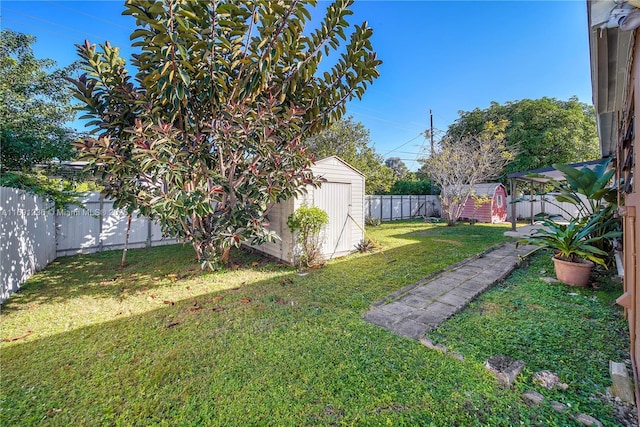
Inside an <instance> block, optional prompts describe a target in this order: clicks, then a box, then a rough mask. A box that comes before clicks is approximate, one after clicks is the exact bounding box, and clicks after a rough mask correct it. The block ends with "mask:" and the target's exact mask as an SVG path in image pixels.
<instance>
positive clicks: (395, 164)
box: [384, 157, 409, 179]
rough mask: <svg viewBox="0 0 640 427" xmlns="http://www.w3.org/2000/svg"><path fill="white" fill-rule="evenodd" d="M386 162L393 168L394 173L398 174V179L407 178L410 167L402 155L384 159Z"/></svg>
mask: <svg viewBox="0 0 640 427" xmlns="http://www.w3.org/2000/svg"><path fill="white" fill-rule="evenodd" d="M384 164H385V165H386V166H387V167H389V168H391V170H393V173H395V174H396V177H397V178H398V179H404V178H406V177H407V174H408V173H409V168H408V167H407V165H405V163H404V162H403V161H402V159H401V158H400V157H389V158H388V159H387V160H385V161H384Z"/></svg>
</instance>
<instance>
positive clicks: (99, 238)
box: [98, 194, 104, 252]
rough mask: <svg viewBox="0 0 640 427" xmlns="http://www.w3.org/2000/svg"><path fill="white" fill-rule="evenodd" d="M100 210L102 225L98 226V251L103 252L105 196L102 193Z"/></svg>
mask: <svg viewBox="0 0 640 427" xmlns="http://www.w3.org/2000/svg"><path fill="white" fill-rule="evenodd" d="M98 207H99V212H100V216H99V217H100V225H99V226H98V252H102V221H103V220H104V196H103V195H102V194H101V195H100V204H99V205H98Z"/></svg>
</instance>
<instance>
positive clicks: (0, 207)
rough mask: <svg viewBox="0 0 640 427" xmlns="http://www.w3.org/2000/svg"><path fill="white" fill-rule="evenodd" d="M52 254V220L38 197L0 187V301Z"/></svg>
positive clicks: (43, 264) (41, 265) (53, 252)
mask: <svg viewBox="0 0 640 427" xmlns="http://www.w3.org/2000/svg"><path fill="white" fill-rule="evenodd" d="M55 257H56V222H55V217H54V215H51V205H50V204H47V203H46V202H44V201H43V200H42V199H41V198H40V197H36V196H32V195H28V194H26V193H25V192H24V191H20V190H15V189H13V188H3V187H0V286H1V287H0V302H2V301H4V300H5V299H7V298H8V297H9V295H11V294H12V293H13V292H15V291H16V290H18V288H19V287H20V285H21V284H22V283H23V282H24V281H25V280H27V279H28V278H29V277H30V276H31V275H32V274H33V273H34V272H35V271H37V270H40V269H42V268H44V267H46V266H47V264H49V263H50V262H51V261H53V260H54V259H55Z"/></svg>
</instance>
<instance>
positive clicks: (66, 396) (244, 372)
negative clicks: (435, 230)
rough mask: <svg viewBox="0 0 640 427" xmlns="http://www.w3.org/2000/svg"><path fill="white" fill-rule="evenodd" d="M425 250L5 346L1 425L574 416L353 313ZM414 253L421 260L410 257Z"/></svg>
mask: <svg viewBox="0 0 640 427" xmlns="http://www.w3.org/2000/svg"><path fill="white" fill-rule="evenodd" d="M427 246H428V245H424V244H421V242H415V243H411V244H407V245H404V246H401V247H398V248H394V249H392V250H390V251H388V253H387V255H388V256H389V257H392V258H394V259H397V260H399V261H398V262H394V263H385V262H381V259H382V258H381V255H380V254H369V255H366V254H358V255H353V256H351V257H348V258H345V259H342V260H338V261H336V262H331V263H329V264H328V265H327V266H326V268H324V269H321V270H316V271H313V272H311V273H310V274H309V275H308V276H304V277H301V276H298V275H297V274H295V272H294V271H291V270H289V271H287V272H285V273H284V274H283V275H278V276H275V277H273V278H269V279H265V280H259V281H256V282H253V283H247V284H245V285H243V286H241V287H240V288H239V289H235V290H223V291H218V292H211V293H208V294H204V295H200V296H198V298H197V301H194V299H192V298H189V299H185V300H183V301H176V302H175V304H174V305H171V306H166V307H162V308H156V309H153V310H150V311H147V312H146V313H143V314H140V315H134V316H129V317H126V318H120V319H114V320H112V321H108V322H104V323H102V324H96V325H92V326H87V327H82V328H79V329H76V330H73V331H68V332H62V333H59V334H57V335H54V336H50V337H46V338H41V339H35V340H32V341H30V342H16V343H13V344H11V345H8V346H5V348H3V351H2V353H1V354H0V364H1V365H2V366H3V387H2V390H1V391H0V396H1V398H0V406H1V407H2V411H0V421H2V420H4V422H5V423H6V425H10V424H12V423H17V422H19V423H20V424H23V425H30V424H38V423H44V424H51V425H69V424H73V423H75V424H80V425H92V424H122V425H127V424H146V425H149V424H154V423H169V424H199V425H247V424H253V425H259V424H265V423H266V424H269V423H275V424H281V425H324V424H340V423H341V422H346V423H355V422H356V421H357V422H363V423H364V424H380V423H383V422H391V423H393V424H395V425H400V424H407V423H408V424H410V425H411V424H413V425H416V424H427V425H428V424H434V425H496V426H499V425H503V426H509V425H515V424H519V421H520V420H528V421H532V422H533V424H537V425H542V424H544V422H545V421H548V420H556V422H557V423H556V424H547V425H568V424H566V422H567V421H568V416H565V415H561V414H555V413H553V412H552V411H551V410H550V409H548V408H535V409H529V408H528V407H527V406H526V405H524V403H522V401H521V399H520V397H519V395H517V394H515V393H513V392H512V391H510V390H503V389H501V388H499V387H498V386H497V383H496V382H495V380H494V379H493V378H492V377H491V376H490V375H489V374H488V373H486V372H485V371H484V369H483V368H482V367H481V366H479V365H477V364H474V363H466V362H460V361H458V360H457V359H453V358H451V357H449V356H446V355H443V354H441V353H439V352H431V351H427V350H426V349H424V348H423V347H422V346H420V345H419V344H418V343H416V342H415V341H412V340H407V339H404V338H402V337H398V336H395V335H393V334H391V333H388V332H387V331H385V330H384V329H382V328H378V327H376V326H373V325H369V324H367V323H366V322H364V321H363V320H362V319H361V318H360V315H361V314H362V312H363V310H365V309H366V307H368V305H369V304H370V303H371V302H373V301H375V300H377V299H379V298H380V297H382V296H384V295H386V294H388V293H389V292H392V291H394V290H397V289H399V288H401V287H403V286H405V285H407V284H409V283H412V282H413V281H415V280H418V279H419V278H420V277H422V276H423V275H424V274H425V273H427V274H428V273H430V272H433V271H435V269H437V267H435V266H434V264H433V263H424V260H425V257H426V256H428V255H429V254H432V255H433V254H439V253H440V252H441V251H439V250H438V248H432V249H431V250H432V251H433V252H428V251H426V249H427ZM468 250H471V248H468ZM416 253H417V254H416ZM413 256H415V257H416V259H419V258H420V257H422V259H423V264H427V265H426V266H422V267H420V268H418V267H415V266H412V265H411V264H412V258H411V257H413ZM458 256H459V257H464V254H462V253H460V254H458ZM460 259H462V258H460ZM460 259H456V261H459V260H460ZM451 261H453V259H452V260H451ZM69 266H70V268H75V264H74V263H70V264H69ZM65 267H66V265H65ZM82 271H84V272H85V273H87V274H88V275H89V277H91V274H90V273H89V272H88V270H82ZM61 274H62V273H61ZM98 274H100V273H98ZM100 277H101V276H100ZM214 277H215V275H210V276H208V277H207V279H214ZM282 278H288V279H290V281H281V279H282ZM194 302H195V303H197V304H194ZM9 315H10V314H9ZM460 390H464V393H461V392H460Z"/></svg>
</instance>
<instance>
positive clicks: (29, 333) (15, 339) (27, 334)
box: [2, 330, 33, 342]
mask: <svg viewBox="0 0 640 427" xmlns="http://www.w3.org/2000/svg"><path fill="white" fill-rule="evenodd" d="M32 333H33V331H31V330H29V331H27V333H26V334H22V335H20V336H17V337H13V338H2V341H3V342H13V341H18V340H21V339H23V338H26V337H28V336H29V335H31V334H32Z"/></svg>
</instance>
